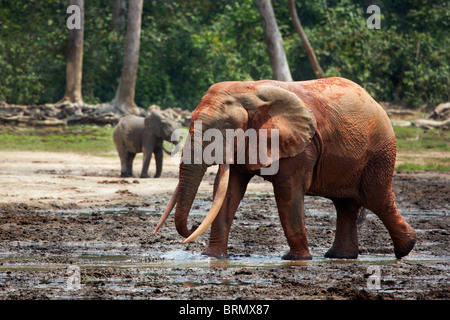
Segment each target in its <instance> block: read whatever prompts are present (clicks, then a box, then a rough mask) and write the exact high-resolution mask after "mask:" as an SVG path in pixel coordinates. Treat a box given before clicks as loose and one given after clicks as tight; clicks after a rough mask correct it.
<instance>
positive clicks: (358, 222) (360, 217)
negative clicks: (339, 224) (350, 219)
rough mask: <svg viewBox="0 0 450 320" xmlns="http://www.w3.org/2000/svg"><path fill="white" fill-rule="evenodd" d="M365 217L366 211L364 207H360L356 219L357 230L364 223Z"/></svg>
mask: <svg viewBox="0 0 450 320" xmlns="http://www.w3.org/2000/svg"><path fill="white" fill-rule="evenodd" d="M366 215H367V209H366V208H364V207H361V209H359V212H358V217H357V218H356V225H357V227H358V230H359V229H360V228H361V227H362V225H363V223H364V221H366Z"/></svg>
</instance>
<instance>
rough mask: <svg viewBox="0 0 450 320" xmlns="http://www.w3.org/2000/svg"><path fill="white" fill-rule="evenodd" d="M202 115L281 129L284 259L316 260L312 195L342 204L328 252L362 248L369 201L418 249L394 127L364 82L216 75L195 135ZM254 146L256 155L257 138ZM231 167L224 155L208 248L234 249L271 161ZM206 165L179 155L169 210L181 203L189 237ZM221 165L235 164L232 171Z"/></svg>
mask: <svg viewBox="0 0 450 320" xmlns="http://www.w3.org/2000/svg"><path fill="white" fill-rule="evenodd" d="M195 121H202V123H203V129H204V130H205V129H208V128H216V129H219V130H221V131H222V132H223V131H224V129H225V128H233V129H239V128H241V129H243V130H248V129H250V128H253V129H256V130H258V129H261V128H264V129H269V130H270V129H278V130H279V158H278V159H275V160H273V161H278V165H279V169H278V171H277V172H276V173H275V174H273V175H264V176H263V178H264V179H266V180H268V181H270V182H271V183H272V184H273V189H274V195H275V199H276V203H277V207H278V213H279V217H280V221H281V225H282V227H283V230H284V234H285V236H286V238H287V242H288V245H289V248H290V250H289V252H288V253H286V255H285V256H283V258H284V259H311V254H310V252H309V249H308V241H307V237H306V230H305V213H304V196H305V195H315V196H322V197H325V198H328V199H331V200H332V201H333V203H334V205H335V207H336V212H337V222H336V233H335V240H334V243H333V245H332V247H331V248H330V249H329V251H328V252H327V253H326V255H325V256H326V257H330V258H356V257H357V256H358V236H357V225H356V221H357V217H358V213H359V212H360V210H361V209H362V208H366V209H368V210H370V211H372V212H374V213H375V214H376V215H377V216H378V217H379V218H380V219H381V221H382V222H383V224H384V225H385V227H386V228H387V230H388V232H389V234H390V236H391V239H392V241H393V245H394V252H395V255H396V257H397V258H400V257H403V256H405V255H407V254H408V253H409V252H410V251H411V250H412V248H413V246H414V244H415V240H416V236H415V232H414V231H413V230H412V228H411V227H410V226H409V224H408V223H407V222H406V221H405V220H404V219H403V217H402V216H401V215H400V214H399V212H398V210H397V207H396V204H395V196H394V194H393V192H392V176H393V172H394V164H395V158H396V140H395V136H394V131H393V129H392V126H391V123H390V121H389V118H388V117H387V115H386V113H385V111H384V110H383V109H382V107H381V106H380V105H379V104H378V103H377V102H375V101H374V100H373V99H372V98H371V97H370V95H369V94H368V93H367V92H366V91H365V90H364V89H363V88H361V87H360V86H359V85H357V84H355V83H353V82H351V81H350V80H346V79H343V78H325V79H318V80H312V81H303V82H278V81H272V80H263V81H255V82H222V83H217V84H215V85H213V86H211V87H210V88H209V90H208V91H207V93H206V94H205V96H204V97H203V98H202V100H201V101H200V103H199V105H198V106H197V108H196V109H195V110H194V112H193V115H192V122H191V128H190V134H191V139H192V137H193V136H194V135H195V132H194V131H195V130H194V127H195V126H194V122H195ZM204 147H205V145H203V148H204ZM246 148H247V150H246V154H247V156H248V154H249V150H248V148H251V146H248V145H246ZM270 151H271V150H269V152H270ZM273 161H272V162H273ZM223 166H225V165H223V164H219V173H218V175H217V177H216V182H215V186H214V198H218V197H219V196H218V195H217V193H219V192H217V189H218V187H219V185H222V187H221V188H222V189H221V192H220V193H221V195H220V197H223V199H221V201H220V204H221V206H220V208H219V209H217V210H219V211H218V212H213V213H211V214H208V220H210V221H212V229H211V233H210V241H209V245H208V247H207V249H206V250H205V252H204V253H205V254H207V255H210V256H213V257H226V256H227V244H228V235H229V232H230V228H231V224H232V221H233V218H234V215H235V212H236V210H237V208H238V206H239V203H240V201H241V199H242V198H243V196H244V194H245V191H246V187H247V184H248V182H249V181H250V179H251V178H252V177H253V176H254V175H261V169H263V168H264V166H265V165H264V164H262V163H256V164H250V163H248V162H246V163H243V164H230V165H229V172H228V169H227V170H224V169H222V167H223ZM207 167H208V165H206V164H205V163H201V164H184V163H182V164H180V175H179V184H178V187H177V191H176V194H174V196H173V197H172V200H171V204H170V208H168V210H167V211H170V209H171V208H172V207H173V206H174V205H175V203H176V211H175V225H176V228H177V230H178V232H179V233H180V235H182V236H183V237H190V236H191V235H192V234H193V232H194V230H195V228H193V229H188V227H187V217H188V213H189V211H190V208H191V205H192V202H193V200H194V198H195V195H196V192H197V189H198V186H199V184H200V182H201V180H202V177H203V175H204V173H205V171H206V168H207ZM222 172H226V173H227V174H226V178H224V176H225V174H223V173H222ZM224 179H226V180H227V181H226V183H224ZM223 190H225V191H223ZM215 200H216V199H215ZM216 214H217V216H216ZM167 215H168V212H167V214H166V215H165V216H167ZM164 219H165V217H164V218H161V221H160V222H161V223H162V222H163V220H164ZM205 220H207V219H205ZM161 223H160V224H159V226H160V225H161ZM209 223H210V222H208V225H209ZM208 225H206V226H204V227H202V230H201V231H200V232H198V233H201V232H203V231H204V230H205V229H206V228H207V227H208ZM158 228H159V227H158ZM195 236H198V234H195ZM191 240H193V237H190V238H189V241H191Z"/></svg>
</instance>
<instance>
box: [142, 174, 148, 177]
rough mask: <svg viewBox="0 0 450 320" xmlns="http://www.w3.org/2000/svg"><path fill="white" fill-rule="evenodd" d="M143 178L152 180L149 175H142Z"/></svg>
mask: <svg viewBox="0 0 450 320" xmlns="http://www.w3.org/2000/svg"><path fill="white" fill-rule="evenodd" d="M141 178H150V176H149V175H148V174H141Z"/></svg>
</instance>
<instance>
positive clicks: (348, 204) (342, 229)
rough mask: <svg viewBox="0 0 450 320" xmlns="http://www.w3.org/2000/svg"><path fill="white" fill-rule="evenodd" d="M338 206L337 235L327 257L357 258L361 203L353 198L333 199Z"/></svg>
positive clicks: (326, 254)
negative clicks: (358, 222) (358, 220)
mask: <svg viewBox="0 0 450 320" xmlns="http://www.w3.org/2000/svg"><path fill="white" fill-rule="evenodd" d="M333 203H334V206H335V207H336V212H337V219H336V235H335V238H334V243H333V246H332V247H331V248H330V250H328V251H327V253H325V257H327V258H346V259H356V258H357V257H358V232H357V219H358V213H359V210H360V209H361V205H360V204H359V203H358V202H356V201H355V200H352V199H333Z"/></svg>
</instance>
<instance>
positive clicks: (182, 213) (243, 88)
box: [155, 82, 316, 243]
mask: <svg viewBox="0 0 450 320" xmlns="http://www.w3.org/2000/svg"><path fill="white" fill-rule="evenodd" d="M200 121H201V126H199V125H198V123H200ZM208 129H215V130H218V131H219V132H221V133H222V134H223V135H222V136H223V139H224V140H226V136H227V135H226V131H227V129H234V130H238V129H242V130H243V131H244V132H245V131H248V130H250V129H254V130H255V132H256V133H258V132H261V129H267V131H266V132H269V133H268V135H269V140H270V137H271V134H270V132H271V130H273V129H277V130H278V131H277V133H278V137H279V141H278V142H279V143H278V150H277V152H273V150H271V149H270V147H269V148H268V150H267V155H272V157H271V159H270V161H269V162H265V163H262V162H261V161H257V162H256V163H250V162H249V161H248V158H249V156H250V155H251V154H252V153H253V152H255V150H256V149H257V148H258V146H255V145H253V146H252V145H249V144H245V151H244V152H245V155H246V157H245V159H246V160H245V163H244V164H243V165H245V166H246V168H247V169H248V170H251V171H255V172H256V173H257V172H258V170H260V169H262V168H264V167H267V166H269V165H270V164H271V163H273V162H275V161H277V160H278V159H279V158H284V157H292V156H295V155H296V154H298V153H300V152H302V151H303V150H304V149H305V148H306V146H307V145H308V144H309V143H310V141H311V138H312V137H313V136H314V134H315V129H316V120H315V117H314V115H313V113H312V111H311V110H310V109H309V108H308V107H306V105H305V104H304V103H303V101H301V100H300V99H299V98H298V97H297V95H295V94H294V93H292V92H290V91H288V90H285V89H283V88H281V87H279V86H277V85H276V83H275V82H223V83H218V84H215V85H213V86H211V87H210V88H209V90H208V91H207V93H206V94H205V96H204V97H203V98H202V100H201V101H200V103H199V104H198V106H197V108H196V109H195V110H194V112H193V114H192V120H191V125H190V130H189V134H190V137H189V138H188V139H190V141H187V143H186V145H185V148H184V149H183V157H185V156H186V155H187V156H189V155H190V156H191V159H193V158H194V157H195V153H196V151H199V150H200V154H202V151H204V150H205V148H207V147H208V145H209V144H210V143H211V142H208V141H203V140H202V141H199V140H198V139H195V136H196V135H198V134H199V132H198V131H199V130H202V132H206V131H207V130H208ZM200 135H201V133H200ZM247 138H248V137H247ZM258 141H259V140H258ZM223 145H224V146H226V145H227V144H226V143H225V141H224V143H223ZM270 145H272V144H270ZM234 151H235V152H237V151H238V150H237V148H235V150H234ZM197 154H198V153H197ZM223 154H226V152H225V151H224V153H223ZM274 154H277V155H278V157H277V158H274V157H273V155H274ZM225 160H227V161H224V162H225V163H222V164H219V171H218V176H217V177H216V187H217V188H216V190H215V193H214V200H213V204H212V206H211V209H210V211H209V213H208V214H207V216H206V217H205V219H204V220H203V222H202V224H201V225H200V226H199V227H198V228H197V229H195V228H193V229H191V230H189V229H188V227H187V217H188V213H189V211H190V208H191V206H192V203H193V201H194V198H195V195H196V193H197V190H198V187H199V185H200V183H201V181H202V178H203V175H204V174H205V172H206V170H207V167H208V166H209V165H210V164H208V163H206V162H205V161H204V160H203V161H200V162H197V163H191V164H188V163H184V162H182V163H181V164H180V173H179V183H178V186H177V188H176V190H175V192H174V194H173V196H172V198H171V199H170V201H169V203H168V206H167V208H166V210H165V211H164V213H163V215H162V217H161V219H160V221H159V223H158V225H157V227H156V229H155V233H156V232H157V230H158V229H159V228H160V227H161V225H162V224H163V222H164V221H165V219H166V218H167V216H168V215H169V213H170V211H171V210H172V209H173V207H174V206H175V204H177V207H176V211H175V225H176V229H177V231H178V233H179V234H180V235H182V236H183V237H185V238H187V239H186V240H185V241H184V242H183V243H187V242H189V241H192V240H193V239H195V238H196V237H198V236H199V235H200V234H201V233H203V232H204V231H205V230H206V229H207V228H208V227H209V225H210V224H211V223H212V222H213V220H214V219H215V217H216V215H217V214H218V212H219V210H220V207H221V205H222V202H223V200H224V198H225V195H226V193H227V187H228V177H229V168H230V167H229V166H230V159H225ZM232 165H233V164H232Z"/></svg>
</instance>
